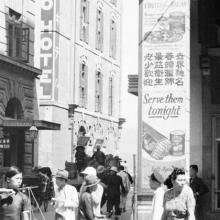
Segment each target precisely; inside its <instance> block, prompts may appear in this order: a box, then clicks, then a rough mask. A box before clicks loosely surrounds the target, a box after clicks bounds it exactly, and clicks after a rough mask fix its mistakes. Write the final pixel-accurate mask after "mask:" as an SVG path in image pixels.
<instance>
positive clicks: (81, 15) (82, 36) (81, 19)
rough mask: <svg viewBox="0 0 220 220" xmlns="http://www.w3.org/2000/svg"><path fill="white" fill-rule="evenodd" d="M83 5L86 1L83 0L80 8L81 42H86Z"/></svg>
mask: <svg viewBox="0 0 220 220" xmlns="http://www.w3.org/2000/svg"><path fill="white" fill-rule="evenodd" d="M83 5H84V0H81V6H80V40H82V41H83V40H84V34H83V33H84V31H83Z"/></svg>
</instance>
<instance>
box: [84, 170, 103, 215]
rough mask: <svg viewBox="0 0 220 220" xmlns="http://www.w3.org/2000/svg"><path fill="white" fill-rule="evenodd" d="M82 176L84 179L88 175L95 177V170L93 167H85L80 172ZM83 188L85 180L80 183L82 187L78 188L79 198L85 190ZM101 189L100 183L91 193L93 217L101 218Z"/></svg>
mask: <svg viewBox="0 0 220 220" xmlns="http://www.w3.org/2000/svg"><path fill="white" fill-rule="evenodd" d="M81 173H82V174H83V175H84V178H85V177H86V176H88V175H93V176H96V177H97V172H96V169H95V168H93V167H87V168H86V169H85V170H84V171H82V172H81ZM86 188H87V187H86V186H85V180H84V181H83V183H82V186H81V188H80V196H81V195H82V193H83V192H84V191H85V190H86ZM103 191H104V189H103V187H102V185H101V184H100V183H98V184H97V187H96V189H95V190H93V191H92V192H91V196H92V201H93V212H94V215H95V217H102V214H101V201H102V195H103Z"/></svg>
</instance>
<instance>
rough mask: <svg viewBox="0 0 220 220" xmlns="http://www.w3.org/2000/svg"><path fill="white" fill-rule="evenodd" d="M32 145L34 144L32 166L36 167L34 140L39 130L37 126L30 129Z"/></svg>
mask: <svg viewBox="0 0 220 220" xmlns="http://www.w3.org/2000/svg"><path fill="white" fill-rule="evenodd" d="M29 132H30V137H31V143H32V166H34V140H35V139H36V138H37V135H38V129H37V127H36V126H35V125H32V126H31V127H30V128H29Z"/></svg>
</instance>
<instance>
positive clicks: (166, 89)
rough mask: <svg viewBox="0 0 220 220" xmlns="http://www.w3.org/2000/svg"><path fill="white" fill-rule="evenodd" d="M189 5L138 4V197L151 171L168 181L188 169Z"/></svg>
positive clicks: (179, 0)
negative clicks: (176, 172)
mask: <svg viewBox="0 0 220 220" xmlns="http://www.w3.org/2000/svg"><path fill="white" fill-rule="evenodd" d="M189 4H190V2H189V0H144V1H142V4H141V7H142V15H141V19H142V21H141V23H142V28H141V36H142V38H141V41H140V44H139V46H140V51H141V76H140V79H141V80H140V83H139V86H140V87H141V88H140V89H141V91H140V90H139V91H140V95H139V101H140V103H139V107H140V108H141V109H140V110H139V112H140V114H141V117H139V125H140V126H139V127H141V129H139V132H140V133H139V161H140V162H139V166H141V167H139V168H140V169H138V170H140V171H139V172H140V177H139V178H140V179H139V180H140V181H139V184H140V185H139V186H140V187H139V189H140V191H141V192H147V191H149V189H150V187H149V175H150V174H151V173H152V172H153V171H154V170H158V171H159V172H160V173H161V174H162V175H163V176H164V178H166V177H167V176H168V175H169V174H170V173H171V172H172V170H173V167H183V168H185V167H186V166H187V164H188V160H189V99H190V97H189V83H190V71H189V69H190V67H189V58H190V54H189V51H190V50H189V49H190V44H189V43H190V41H189V40H190V38H189V36H190V32H189V30H190V26H189V22H190V19H189V15H190V11H189ZM140 157H141V158H140Z"/></svg>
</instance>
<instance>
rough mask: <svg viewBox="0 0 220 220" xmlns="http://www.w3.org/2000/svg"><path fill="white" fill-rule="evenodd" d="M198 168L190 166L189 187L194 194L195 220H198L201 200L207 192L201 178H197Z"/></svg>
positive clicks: (194, 165)
mask: <svg viewBox="0 0 220 220" xmlns="http://www.w3.org/2000/svg"><path fill="white" fill-rule="evenodd" d="M198 170H199V169H198V166H197V165H196V164H192V165H190V183H189V185H190V187H191V189H192V191H193V193H194V197H195V200H196V208H195V215H196V219H200V217H199V216H200V212H201V209H200V208H201V198H202V196H203V195H205V194H206V193H208V192H209V189H208V187H207V186H206V184H205V183H204V182H203V180H202V178H199V177H198V176H197V175H198Z"/></svg>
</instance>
